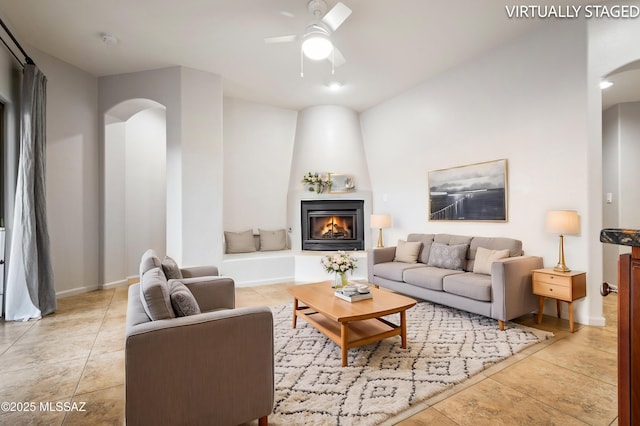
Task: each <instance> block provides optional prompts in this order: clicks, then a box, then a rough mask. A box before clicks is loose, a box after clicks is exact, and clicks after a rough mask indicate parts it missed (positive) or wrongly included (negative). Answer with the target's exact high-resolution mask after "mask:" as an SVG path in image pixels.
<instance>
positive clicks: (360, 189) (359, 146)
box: [221, 105, 373, 286]
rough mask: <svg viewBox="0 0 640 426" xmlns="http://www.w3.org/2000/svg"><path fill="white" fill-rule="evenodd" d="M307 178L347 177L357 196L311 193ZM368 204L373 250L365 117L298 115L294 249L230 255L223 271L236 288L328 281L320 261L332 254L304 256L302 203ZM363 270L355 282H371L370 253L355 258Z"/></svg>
mask: <svg viewBox="0 0 640 426" xmlns="http://www.w3.org/2000/svg"><path fill="white" fill-rule="evenodd" d="M308 172H312V173H313V172H318V173H343V174H348V175H351V176H353V178H354V183H355V190H354V191H352V192H348V193H340V194H332V193H329V192H328V191H325V192H323V193H322V194H316V193H315V192H310V191H308V190H306V189H305V188H304V186H303V184H302V182H301V181H302V177H303V176H304V175H305V174H306V173H308ZM303 200H363V201H364V206H363V210H364V211H363V212H364V243H365V247H371V246H372V241H371V232H370V223H369V218H370V216H371V213H372V208H373V207H372V192H371V182H370V179H369V169H368V166H367V161H366V155H365V151H364V144H363V140H362V133H361V130H360V117H359V115H358V113H357V112H355V111H354V110H352V109H350V108H347V107H343V106H336V105H321V106H313V107H309V108H306V109H304V110H302V111H300V112H299V113H298V117H297V122H296V133H295V140H294V145H293V155H292V161H291V172H290V175H289V190H288V193H287V219H286V223H287V231H288V233H289V239H290V241H291V249H290V250H286V251H283V252H270V253H268V252H258V253H247V254H241V255H225V256H224V260H223V262H222V265H221V271H222V273H223V274H225V275H229V276H233V277H234V279H235V281H236V285H238V286H251V285H257V284H267V283H277V282H287V281H289V282H291V281H296V282H312V281H320V280H325V279H329V276H328V275H327V273H326V272H325V271H324V270H323V269H322V266H321V264H320V258H321V256H323V255H326V254H327V252H322V251H303V250H302V238H301V233H302V230H301V228H302V224H301V201H303ZM355 255H356V257H357V258H358V268H357V269H356V270H355V271H354V278H355V279H366V277H367V262H366V252H364V251H362V252H358V253H355Z"/></svg>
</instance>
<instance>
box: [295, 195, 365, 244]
mask: <svg viewBox="0 0 640 426" xmlns="http://www.w3.org/2000/svg"><path fill="white" fill-rule="evenodd" d="M301 203H302V204H301V207H302V208H301V219H302V228H301V230H302V250H316V251H320V250H364V201H362V200H312V201H301Z"/></svg>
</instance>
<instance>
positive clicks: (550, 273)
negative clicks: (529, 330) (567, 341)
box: [532, 268, 587, 333]
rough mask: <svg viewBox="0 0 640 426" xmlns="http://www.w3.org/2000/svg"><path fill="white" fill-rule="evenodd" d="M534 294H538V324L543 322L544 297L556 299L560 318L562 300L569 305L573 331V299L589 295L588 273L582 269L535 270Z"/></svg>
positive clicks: (570, 325) (570, 323)
mask: <svg viewBox="0 0 640 426" xmlns="http://www.w3.org/2000/svg"><path fill="white" fill-rule="evenodd" d="M532 284H533V294H537V295H538V298H539V299H538V324H540V322H542V311H543V310H544V299H545V297H550V298H552V299H556V309H557V311H558V318H560V302H567V303H568V305H569V328H570V330H571V332H572V333H573V329H574V326H573V301H574V300H576V299H580V298H582V297H585V296H586V295H587V273H586V272H582V271H570V272H558V271H554V270H553V269H552V268H546V269H535V270H534V271H533V280H532Z"/></svg>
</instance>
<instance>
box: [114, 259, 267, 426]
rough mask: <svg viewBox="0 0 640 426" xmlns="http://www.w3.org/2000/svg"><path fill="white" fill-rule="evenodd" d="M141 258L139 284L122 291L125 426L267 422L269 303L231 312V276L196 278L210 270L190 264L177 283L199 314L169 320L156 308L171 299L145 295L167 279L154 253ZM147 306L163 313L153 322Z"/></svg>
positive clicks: (155, 312)
mask: <svg viewBox="0 0 640 426" xmlns="http://www.w3.org/2000/svg"><path fill="white" fill-rule="evenodd" d="M145 256H147V258H145ZM145 256H143V261H142V262H141V282H140V283H139V284H134V285H132V286H131V287H130V288H129V300H128V310H127V324H126V337H125V339H126V343H125V372H126V383H125V386H126V388H125V392H126V408H125V416H126V423H127V424H128V425H140V424H166V425H174V424H185V425H186V424H189V425H198V424H203V425H204V424H207V425H208V424H217V425H238V424H241V423H245V422H248V421H250V420H253V419H260V420H259V422H260V424H261V425H266V424H267V418H268V415H269V414H270V413H271V411H272V409H273V403H274V381H273V377H274V376H273V374H274V369H273V316H272V313H271V311H270V310H269V308H267V307H254V308H238V309H234V302H235V294H234V291H235V290H234V283H233V280H231V279H230V278H224V277H219V276H211V275H206V276H201V275H200V274H203V273H204V274H210V273H212V272H213V270H212V269H210V268H207V267H200V268H189V269H183V270H182V272H183V277H184V278H182V279H180V280H179V281H181V282H182V283H183V284H184V285H185V286H186V287H187V288H188V289H189V290H190V291H191V293H192V294H193V296H194V298H195V299H196V301H197V303H198V305H199V307H200V310H201V311H202V313H200V314H196V315H191V316H184V317H171V314H172V313H169V312H168V310H167V312H166V313H165V312H163V309H164V307H167V306H168V308H169V309H170V308H171V304H170V301H167V300H166V299H165V300H161V299H160V298H158V297H154V295H151V296H150V295H149V293H148V292H149V289H151V288H155V289H156V290H157V289H158V288H160V289H162V286H166V287H168V284H169V283H167V281H166V279H165V280H164V282H162V281H163V279H162V278H163V277H164V275H162V274H160V271H161V269H160V268H159V267H158V266H156V264H157V263H159V259H157V256H155V254H154V253H149V252H147V253H145ZM149 257H151V259H149ZM154 257H155V258H154ZM149 260H151V261H149ZM145 262H146V263H145ZM215 272H216V274H217V270H216V271H215ZM145 291H146V292H147V293H145ZM155 296H157V294H156V295H155ZM145 304H146V305H155V306H151V307H150V306H146V309H145ZM150 308H151V312H152V315H153V316H154V317H157V316H158V312H160V313H161V316H162V315H166V316H168V317H165V318H164V319H155V320H152V319H151V318H150V316H149V314H148V310H149V309H150Z"/></svg>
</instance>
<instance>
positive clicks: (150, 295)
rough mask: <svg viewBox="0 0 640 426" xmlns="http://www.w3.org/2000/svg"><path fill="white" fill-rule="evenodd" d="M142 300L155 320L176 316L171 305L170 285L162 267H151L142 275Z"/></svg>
mask: <svg viewBox="0 0 640 426" xmlns="http://www.w3.org/2000/svg"><path fill="white" fill-rule="evenodd" d="M140 301H141V302H142V305H143V306H144V310H145V312H146V313H147V315H149V318H151V319H152V320H153V321H157V320H161V319H168V318H175V317H176V315H175V314H174V312H173V308H172V307H171V298H170V296H169V286H168V285H167V279H166V278H165V276H164V272H162V268H160V267H156V268H153V269H150V270H149V271H147V272H145V273H144V274H143V275H142V281H141V282H140Z"/></svg>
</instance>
